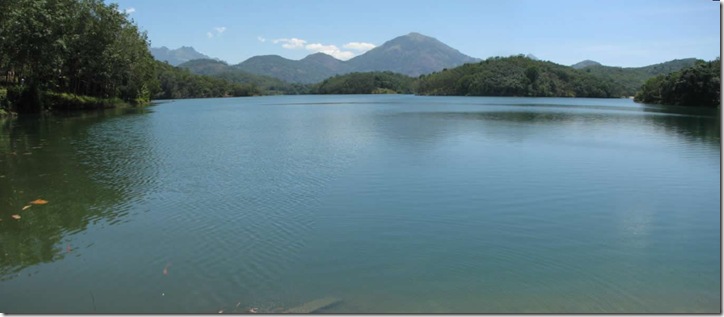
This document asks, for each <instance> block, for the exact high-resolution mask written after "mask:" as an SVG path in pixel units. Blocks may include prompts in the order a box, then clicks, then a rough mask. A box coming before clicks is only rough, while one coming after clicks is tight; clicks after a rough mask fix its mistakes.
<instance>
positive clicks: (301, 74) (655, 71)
mask: <svg viewBox="0 0 724 317" xmlns="http://www.w3.org/2000/svg"><path fill="white" fill-rule="evenodd" d="M151 52H152V54H153V55H154V57H155V58H156V59H158V60H165V61H168V62H169V64H171V65H177V66H179V67H181V68H186V69H188V70H189V71H191V72H192V73H195V74H200V75H210V76H218V77H224V78H228V79H234V80H235V81H240V82H249V81H252V79H259V78H268V79H274V80H282V81H284V82H287V83H300V84H310V83H319V82H321V81H323V80H325V79H327V78H330V77H332V76H335V75H343V74H348V73H355V72H373V71H390V72H395V73H399V74H404V75H407V76H411V77H418V76H420V75H424V74H430V73H433V72H438V71H442V70H444V69H452V68H455V67H458V66H461V65H463V64H466V63H476V62H479V61H481V60H480V59H478V58H474V57H470V56H467V55H465V54H463V53H460V52H459V51H458V50H456V49H454V48H452V47H450V46H448V45H446V44H444V43H442V42H440V41H439V40H437V39H435V38H433V37H429V36H426V35H422V34H420V33H415V32H412V33H409V34H407V35H403V36H399V37H396V38H394V39H392V40H389V41H387V42H385V43H384V44H382V45H380V46H378V47H375V48H374V49H372V50H369V51H367V52H366V53H364V54H362V55H359V56H356V57H354V58H352V59H350V60H347V61H341V60H338V59H336V58H334V57H332V56H330V55H327V54H324V53H315V54H311V55H308V56H307V57H305V58H303V59H300V60H292V59H287V58H284V57H281V56H279V55H261V56H254V57H251V58H249V59H247V60H245V61H243V62H241V63H239V64H236V65H228V64H227V63H225V62H223V61H220V60H218V59H212V58H210V57H209V56H206V55H204V54H201V53H199V52H197V51H196V50H194V49H193V48H192V47H181V48H179V49H175V50H170V49H168V48H166V47H161V48H152V49H151ZM526 57H527V58H529V59H532V60H537V58H536V57H535V56H533V55H531V54H528V55H527V56H526ZM695 61H696V59H694V58H688V59H680V60H673V61H669V62H665V63H661V64H655V65H650V66H645V67H613V66H605V65H602V64H601V63H599V62H596V61H592V60H584V61H581V62H579V63H576V64H573V65H571V66H570V67H572V68H574V69H578V70H582V71H585V72H587V73H591V74H592V75H596V76H598V77H600V78H606V79H612V80H614V81H616V82H619V83H621V84H622V85H623V86H624V87H625V91H626V93H627V94H630V95H632V94H634V93H635V91H636V90H637V89H638V88H639V87H640V86H641V85H642V84H643V82H644V81H645V80H646V79H648V78H650V77H653V76H656V75H659V74H665V73H669V72H673V71H676V70H679V69H682V68H685V67H688V66H691V65H693V64H694V63H695ZM259 76H262V77H259ZM269 77H271V78H269ZM268 79H265V81H267V82H270V81H269V80H268Z"/></svg>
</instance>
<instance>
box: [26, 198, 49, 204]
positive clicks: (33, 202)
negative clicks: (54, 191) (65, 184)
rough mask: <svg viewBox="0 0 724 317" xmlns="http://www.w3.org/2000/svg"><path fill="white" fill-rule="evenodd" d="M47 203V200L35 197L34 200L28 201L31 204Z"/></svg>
mask: <svg viewBox="0 0 724 317" xmlns="http://www.w3.org/2000/svg"><path fill="white" fill-rule="evenodd" d="M47 203H48V201H47V200H44V199H36V200H33V201H31V202H30V204H32V205H45V204H47Z"/></svg>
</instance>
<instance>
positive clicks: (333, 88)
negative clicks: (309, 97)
mask: <svg viewBox="0 0 724 317" xmlns="http://www.w3.org/2000/svg"><path fill="white" fill-rule="evenodd" d="M414 81H415V79H414V78H412V77H408V76H405V75H402V74H396V73H392V72H369V73H351V74H346V75H338V76H334V77H332V78H329V79H326V80H324V81H322V82H321V83H319V84H316V85H314V86H313V87H312V88H311V91H310V93H312V94H410V93H412V92H413V91H412V85H413V82H414Z"/></svg>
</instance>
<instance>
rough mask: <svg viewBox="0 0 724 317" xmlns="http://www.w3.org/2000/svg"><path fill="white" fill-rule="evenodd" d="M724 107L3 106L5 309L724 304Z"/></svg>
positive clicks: (275, 102)
mask: <svg viewBox="0 0 724 317" xmlns="http://www.w3.org/2000/svg"><path fill="white" fill-rule="evenodd" d="M719 118H720V114H719V112H718V111H716V110H714V111H708V110H706V111H705V110H690V109H681V108H665V107H656V106H643V105H639V104H635V103H633V102H632V101H630V100H626V99H556V98H467V97H449V98H448V97H415V96H281V97H259V98H242V99H204V100H183V101H175V102H169V103H163V104H160V105H157V106H154V107H150V108H148V109H144V110H125V111H123V110H116V111H110V112H103V113H94V114H91V113H85V114H79V115H65V116H59V115H55V116H45V117H36V118H21V119H17V120H5V121H1V123H0V219H2V221H1V222H0V311H2V312H10V313H17V312H23V313H47V312H64V313H68V312H70V313H91V312H99V313H110V312H114V313H132V312H135V313H215V312H218V311H219V310H223V311H224V312H243V311H244V310H246V309H248V308H249V307H257V308H258V309H259V311H260V312H279V311H283V310H285V309H289V308H292V307H295V306H299V305H302V304H303V303H306V302H309V301H312V300H315V299H318V298H323V297H328V296H332V297H337V298H340V299H342V302H340V303H339V304H337V305H334V306H331V307H328V308H326V309H323V310H322V311H321V312H332V313H346V312H366V313H370V312H388V313H396V312H409V313H416V312H430V313H437V312H478V313H487V312H583V313H586V312H610V313H618V312H709V313H718V312H720V311H721V310H720V307H721V306H720V305H721V294H720V287H721V285H720V279H721V275H720V264H721V263H720V203H719V202H720V151H721V147H720V119H719ZM37 198H42V199H45V200H48V201H49V203H48V204H46V205H34V206H32V207H30V208H28V209H27V210H25V211H21V210H22V209H23V207H24V206H26V205H28V202H30V201H32V200H34V199H37ZM13 214H19V215H20V216H21V217H22V218H21V219H20V220H14V219H12V218H11V215H13Z"/></svg>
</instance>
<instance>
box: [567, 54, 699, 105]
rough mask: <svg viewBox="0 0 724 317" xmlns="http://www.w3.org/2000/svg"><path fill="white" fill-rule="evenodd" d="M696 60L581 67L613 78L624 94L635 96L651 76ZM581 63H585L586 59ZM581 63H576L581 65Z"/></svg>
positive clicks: (674, 69)
mask: <svg viewBox="0 0 724 317" xmlns="http://www.w3.org/2000/svg"><path fill="white" fill-rule="evenodd" d="M696 61H697V59H695V58H687V59H675V60H672V61H668V62H665V63H660V64H654V65H649V66H644V67H614V66H603V65H601V64H598V63H596V64H591V63H588V65H585V66H583V67H581V69H582V70H583V71H585V72H587V73H589V74H591V75H594V76H596V77H599V78H603V79H606V80H612V81H614V82H616V83H618V84H620V85H622V87H623V95H625V96H633V95H635V94H636V92H637V91H638V90H639V88H641V85H643V84H644V83H645V82H646V80H648V79H649V78H651V77H654V76H658V75H664V74H668V73H671V72H675V71H678V70H680V69H682V68H686V67H689V66H692V65H694V63H696ZM589 62H590V61H589ZM581 63H585V61H584V62H581ZM581 63H579V64H576V65H580V64H581ZM594 63H595V62H594ZM574 68H575V67H574Z"/></svg>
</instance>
